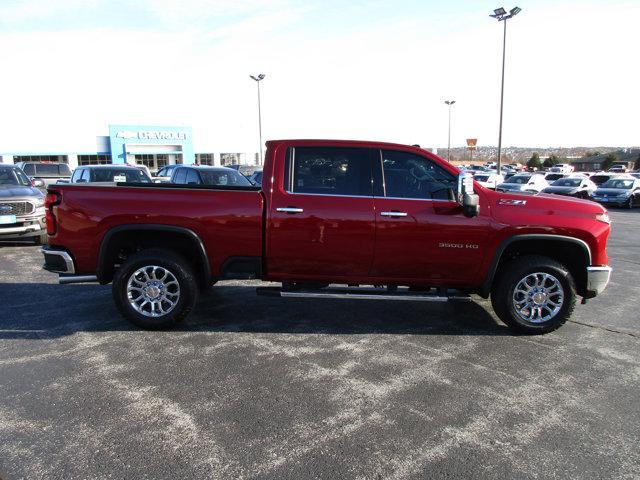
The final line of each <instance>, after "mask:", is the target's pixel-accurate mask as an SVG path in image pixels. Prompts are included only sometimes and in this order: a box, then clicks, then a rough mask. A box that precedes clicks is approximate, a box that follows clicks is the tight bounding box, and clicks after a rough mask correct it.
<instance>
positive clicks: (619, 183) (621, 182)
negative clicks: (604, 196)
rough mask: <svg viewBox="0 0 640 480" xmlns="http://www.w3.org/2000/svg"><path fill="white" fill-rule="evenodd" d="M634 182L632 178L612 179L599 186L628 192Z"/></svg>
mask: <svg viewBox="0 0 640 480" xmlns="http://www.w3.org/2000/svg"><path fill="white" fill-rule="evenodd" d="M633 182H634V180H633V179H632V178H612V179H611V180H608V181H606V182H604V183H603V184H602V185H600V187H601V188H624V189H626V190H628V189H629V188H631V187H633Z"/></svg>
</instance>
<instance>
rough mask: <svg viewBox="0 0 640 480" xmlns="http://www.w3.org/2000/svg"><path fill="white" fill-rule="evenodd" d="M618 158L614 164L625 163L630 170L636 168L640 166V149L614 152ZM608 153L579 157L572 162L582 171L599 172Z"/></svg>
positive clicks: (577, 169)
mask: <svg viewBox="0 0 640 480" xmlns="http://www.w3.org/2000/svg"><path fill="white" fill-rule="evenodd" d="M614 153H615V154H616V155H617V156H618V159H617V160H616V161H615V162H614V165H624V166H625V167H626V168H628V169H629V170H633V169H634V168H640V149H631V148H629V149H626V150H619V151H617V152H614ZM607 155H609V154H608V153H603V154H600V155H595V156H593V157H582V158H577V159H575V160H574V161H572V162H571V165H573V166H574V167H575V169H576V171H580V172H597V171H598V170H602V165H603V164H604V161H605V159H606V158H607Z"/></svg>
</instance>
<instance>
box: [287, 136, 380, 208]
mask: <svg viewBox="0 0 640 480" xmlns="http://www.w3.org/2000/svg"><path fill="white" fill-rule="evenodd" d="M288 158H289V161H290V162H292V163H293V168H288V171H289V172H291V175H292V177H291V178H290V179H289V188H288V189H289V191H291V192H293V193H312V194H323V195H357V196H360V195H362V196H366V195H371V194H372V192H371V163H370V161H369V150H368V149H364V148H336V147H296V148H294V149H291V153H290V155H289V157H288Z"/></svg>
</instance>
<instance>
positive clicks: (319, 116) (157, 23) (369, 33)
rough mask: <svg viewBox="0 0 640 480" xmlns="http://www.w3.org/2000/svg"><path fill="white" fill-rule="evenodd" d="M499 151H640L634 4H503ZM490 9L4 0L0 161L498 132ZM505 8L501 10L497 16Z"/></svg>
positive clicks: (484, 138) (0, 9) (353, 0)
mask: <svg viewBox="0 0 640 480" xmlns="http://www.w3.org/2000/svg"><path fill="white" fill-rule="evenodd" d="M517 5H518V6H520V7H521V8H522V12H521V13H520V14H519V15H518V16H517V17H515V18H514V19H513V20H510V21H509V25H508V32H507V74H506V90H505V113H504V115H505V117H504V134H503V144H505V145H514V146H565V147H566V146H632V145H636V146H637V145H640V128H639V125H640V121H639V120H638V114H639V112H640V93H639V91H640V89H639V87H638V86H639V84H640V62H639V61H638V58H639V51H640V37H639V36H638V25H640V1H638V0H627V1H622V0H621V1H618V0H607V1H605V0H602V1H588V0H580V1H562V0H557V1H546V0H524V1H520V0H518V3H517ZM498 6H500V4H499V3H496V2H494V1H492V2H488V1H482V0H469V1H446V2H445V1H441V2H435V1H426V0H419V1H418V0H417V1H401V0H395V1H377V0H367V1H360V0H349V1H334V0H318V1H316V0H309V1H305V2H301V1H289V0H271V1H269V0H264V1H258V0H219V1H215V0H140V1H135V0H131V1H125V0H122V1H119V0H110V1H107V0H48V1H44V0H27V1H14V0H1V1H0V72H1V73H0V152H20V151H21V152H26V151H31V152H45V151H56V150H59V151H77V150H79V149H82V150H87V151H91V150H94V151H95V136H96V135H106V134H107V125H108V124H114V123H135V124H138V123H140V124H151V125H188V126H192V127H193V129H194V143H195V147H196V151H201V152H203V151H218V152H220V151H222V152H234V151H244V152H246V151H257V148H258V141H257V107H256V85H255V82H253V81H252V80H251V79H250V78H249V74H250V73H265V74H266V79H265V80H264V81H263V82H262V87H263V90H262V94H263V95H262V98H263V104H262V106H263V138H264V139H275V138H355V139H374V140H385V141H394V142H400V143H420V144H421V145H423V146H429V147H431V146H436V147H445V146H446V143H447V109H446V108H447V107H446V106H445V105H444V103H443V102H444V100H445V99H449V98H452V99H455V100H456V102H457V103H456V104H455V105H454V107H453V130H452V145H454V146H455V145H462V144H464V140H465V138H469V137H477V138H478V139H479V142H478V143H479V145H495V144H497V136H498V113H499V95H500V62H501V48H502V43H501V42H502V26H501V24H500V25H499V24H498V22H496V21H495V20H494V19H492V18H490V17H489V16H488V14H489V13H490V12H491V11H492V10H493V9H494V8H496V7H498ZM513 6H515V4H505V5H504V7H505V8H507V9H509V8H510V7H513Z"/></svg>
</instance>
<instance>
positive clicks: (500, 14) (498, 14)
mask: <svg viewBox="0 0 640 480" xmlns="http://www.w3.org/2000/svg"><path fill="white" fill-rule="evenodd" d="M521 10H522V9H521V8H520V7H513V8H512V9H511V10H510V11H509V13H507V11H506V10H505V9H504V8H502V7H500V8H496V9H495V10H494V11H493V13H492V14H491V15H489V16H491V17H493V18H495V19H496V20H498V21H499V22H504V34H503V38H502V86H501V87H500V128H499V130H498V162H497V164H498V165H497V170H498V174H499V173H500V168H501V165H500V164H501V161H500V160H501V154H502V105H503V103H504V58H505V53H506V48H507V20H509V19H510V18H513V17H515V16H516V15H517V14H518V13H520V11H521Z"/></svg>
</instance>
